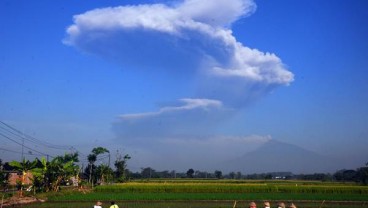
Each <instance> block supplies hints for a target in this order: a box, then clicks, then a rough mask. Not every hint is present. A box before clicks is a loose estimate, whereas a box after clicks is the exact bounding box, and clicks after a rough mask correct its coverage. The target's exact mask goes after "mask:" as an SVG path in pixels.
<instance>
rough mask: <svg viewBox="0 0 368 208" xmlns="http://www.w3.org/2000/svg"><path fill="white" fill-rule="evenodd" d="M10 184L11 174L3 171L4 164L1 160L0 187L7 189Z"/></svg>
mask: <svg viewBox="0 0 368 208" xmlns="http://www.w3.org/2000/svg"><path fill="white" fill-rule="evenodd" d="M8 184H9V173H7V172H4V171H3V163H2V160H1V159H0V187H2V188H5V187H7V186H8Z"/></svg>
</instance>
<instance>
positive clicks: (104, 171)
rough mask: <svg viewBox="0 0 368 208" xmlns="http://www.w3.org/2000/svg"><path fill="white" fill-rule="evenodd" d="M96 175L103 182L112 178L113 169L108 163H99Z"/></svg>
mask: <svg viewBox="0 0 368 208" xmlns="http://www.w3.org/2000/svg"><path fill="white" fill-rule="evenodd" d="M96 175H97V177H98V178H100V183H101V184H104V183H106V182H109V180H110V179H111V178H112V175H113V170H112V169H111V168H110V167H109V166H108V165H105V164H101V165H99V166H98V167H97V168H96Z"/></svg>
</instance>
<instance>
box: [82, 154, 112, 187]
mask: <svg viewBox="0 0 368 208" xmlns="http://www.w3.org/2000/svg"><path fill="white" fill-rule="evenodd" d="M105 153H110V152H109V150H108V149H106V148H104V147H95V148H93V149H92V153H91V154H89V155H88V156H87V159H88V162H89V165H90V166H89V183H90V184H91V185H92V186H93V179H92V170H93V168H92V167H93V165H94V163H95V162H96V161H97V156H98V155H101V154H105Z"/></svg>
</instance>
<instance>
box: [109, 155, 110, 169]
mask: <svg viewBox="0 0 368 208" xmlns="http://www.w3.org/2000/svg"><path fill="white" fill-rule="evenodd" d="M109 167H110V152H109Z"/></svg>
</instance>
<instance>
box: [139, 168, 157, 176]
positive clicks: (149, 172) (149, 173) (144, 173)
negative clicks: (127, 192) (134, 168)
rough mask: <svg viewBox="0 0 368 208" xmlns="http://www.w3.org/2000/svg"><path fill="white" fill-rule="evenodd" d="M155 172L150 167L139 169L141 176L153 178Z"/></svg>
mask: <svg viewBox="0 0 368 208" xmlns="http://www.w3.org/2000/svg"><path fill="white" fill-rule="evenodd" d="M155 174H156V171H155V170H154V169H152V168H150V167H148V168H142V170H141V175H142V178H153V176H154V175H155Z"/></svg>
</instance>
